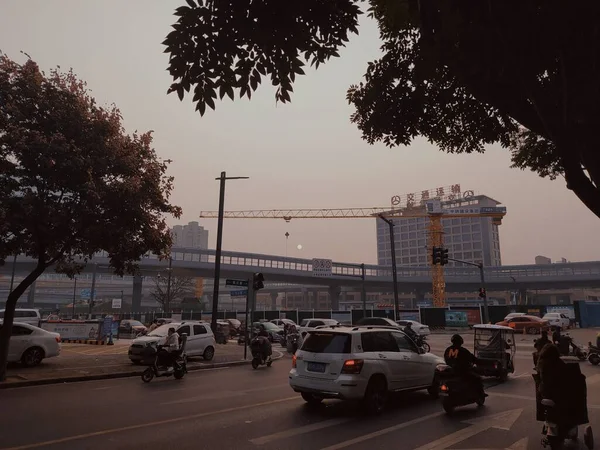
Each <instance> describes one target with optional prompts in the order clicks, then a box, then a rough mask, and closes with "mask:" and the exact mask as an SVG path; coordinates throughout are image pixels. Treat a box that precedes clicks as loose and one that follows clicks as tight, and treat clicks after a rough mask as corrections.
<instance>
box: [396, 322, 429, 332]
mask: <svg viewBox="0 0 600 450" xmlns="http://www.w3.org/2000/svg"><path fill="white" fill-rule="evenodd" d="M408 322H410V323H412V326H411V327H412V329H413V331H414V332H415V333H417V334H418V335H419V336H429V334H430V333H431V331H429V327H428V326H427V325H423V324H422V323H420V322H417V321H416V320H397V321H396V323H397V324H398V325H400V326H401V327H403V328H404V327H405V326H406V325H408Z"/></svg>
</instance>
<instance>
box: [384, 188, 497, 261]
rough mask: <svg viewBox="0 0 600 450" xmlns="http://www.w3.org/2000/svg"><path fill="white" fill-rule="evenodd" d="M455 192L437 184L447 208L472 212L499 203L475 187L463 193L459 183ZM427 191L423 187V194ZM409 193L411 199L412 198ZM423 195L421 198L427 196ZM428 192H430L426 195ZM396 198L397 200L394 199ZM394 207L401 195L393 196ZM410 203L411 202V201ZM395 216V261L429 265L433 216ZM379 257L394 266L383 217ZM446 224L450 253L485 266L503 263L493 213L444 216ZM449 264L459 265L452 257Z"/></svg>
mask: <svg viewBox="0 0 600 450" xmlns="http://www.w3.org/2000/svg"><path fill="white" fill-rule="evenodd" d="M452 189H453V191H452V192H453V194H451V195H449V196H443V195H444V194H443V192H444V191H443V188H438V190H437V191H438V193H440V192H441V193H442V194H441V199H442V202H441V205H442V208H443V209H444V210H448V211H453V212H458V213H461V212H462V213H469V212H477V211H479V208H481V207H496V206H498V205H500V202H498V201H496V200H494V199H492V198H490V197H487V196H485V195H474V194H473V192H472V191H466V192H464V193H462V194H461V192H460V186H459V185H455V186H453V187H452ZM426 192H428V191H423V193H422V194H423V196H424V195H425V193H426ZM411 195H414V194H410V195H409V196H408V199H409V200H408V202H410V198H411ZM423 196H422V197H421V202H423V201H425V200H426V199H424V198H423ZM428 198H429V194H427V199H428ZM448 198H450V199H448ZM394 199H397V203H394ZM392 203H393V205H394V207H398V206H403V205H399V203H400V197H397V196H396V197H393V198H392ZM409 205H410V203H409ZM393 220H394V238H395V239H394V240H395V247H396V264H397V265H398V266H413V267H414V266H428V265H429V264H430V263H431V261H430V258H431V255H430V254H429V253H430V251H431V246H430V245H429V240H428V234H429V233H428V229H429V223H430V219H429V218H428V217H423V218H397V219H393ZM376 226H377V260H378V263H379V264H380V265H383V266H391V264H392V252H391V243H390V232H389V226H388V225H387V224H386V223H385V222H383V221H382V220H381V219H377V225H376ZM442 226H443V228H444V236H443V240H444V247H446V248H447V249H448V250H449V251H448V256H449V257H450V258H454V259H460V260H462V261H468V262H471V263H475V264H477V263H480V262H483V264H484V265H485V266H500V265H502V258H501V255H500V234H499V231H498V225H497V224H496V223H493V220H492V218H490V217H465V218H454V219H442ZM448 265H449V266H453V265H457V266H459V265H460V263H454V262H452V261H450V263H449V264H448Z"/></svg>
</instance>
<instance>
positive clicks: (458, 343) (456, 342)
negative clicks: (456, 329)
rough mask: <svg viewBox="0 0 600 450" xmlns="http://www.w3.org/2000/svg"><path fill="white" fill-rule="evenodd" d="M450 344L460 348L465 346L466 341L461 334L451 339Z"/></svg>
mask: <svg viewBox="0 0 600 450" xmlns="http://www.w3.org/2000/svg"><path fill="white" fill-rule="evenodd" d="M450 342H452V344H453V345H456V346H457V347H460V346H461V345H463V343H464V342H465V341H464V339H463V338H462V336H461V335H460V334H455V335H454V336H452V338H451V339H450Z"/></svg>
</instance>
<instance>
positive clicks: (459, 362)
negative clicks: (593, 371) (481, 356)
mask: <svg viewBox="0 0 600 450" xmlns="http://www.w3.org/2000/svg"><path fill="white" fill-rule="evenodd" d="M450 342H452V345H451V346H450V347H448V348H447V349H446V351H445V352H444V360H445V361H446V364H447V365H449V366H450V367H452V370H453V371H454V373H455V374H456V375H457V376H459V377H461V378H462V379H464V380H465V381H467V382H469V383H472V384H474V385H476V386H477V388H478V389H479V391H480V392H481V393H482V394H483V395H484V396H486V397H487V394H486V393H485V392H484V390H483V381H482V380H481V377H480V376H479V375H477V374H476V373H474V372H473V370H472V369H473V365H474V364H476V363H477V358H476V357H475V355H473V353H471V352H470V351H469V350H467V349H466V348H464V347H463V346H462V345H463V343H464V340H463V338H462V336H461V335H460V334H455V335H454V336H452V338H451V339H450Z"/></svg>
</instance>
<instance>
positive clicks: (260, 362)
mask: <svg viewBox="0 0 600 450" xmlns="http://www.w3.org/2000/svg"><path fill="white" fill-rule="evenodd" d="M269 346H270V343H269ZM250 350H251V351H252V368H253V369H258V366H267V367H271V364H273V359H272V358H271V349H270V348H269V349H267V348H265V347H264V344H263V343H262V342H261V340H260V339H258V337H256V338H254V339H252V342H250ZM267 350H268V351H267Z"/></svg>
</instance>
